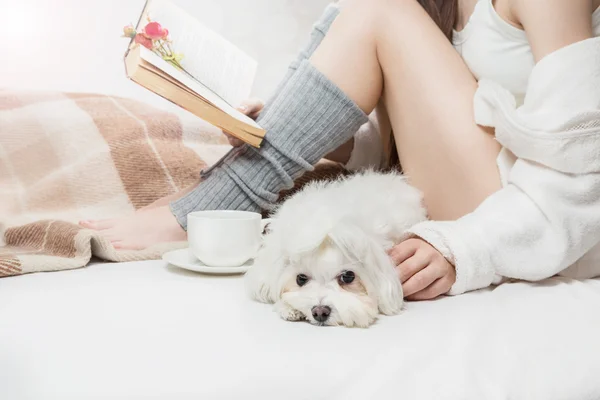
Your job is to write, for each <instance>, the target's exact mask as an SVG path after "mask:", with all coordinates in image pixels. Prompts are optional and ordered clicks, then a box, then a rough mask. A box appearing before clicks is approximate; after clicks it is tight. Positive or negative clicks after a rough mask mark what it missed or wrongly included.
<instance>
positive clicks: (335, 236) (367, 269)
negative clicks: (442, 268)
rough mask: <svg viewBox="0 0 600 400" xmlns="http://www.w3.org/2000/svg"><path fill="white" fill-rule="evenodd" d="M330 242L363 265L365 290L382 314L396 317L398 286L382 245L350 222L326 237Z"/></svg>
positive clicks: (399, 300)
mask: <svg viewBox="0 0 600 400" xmlns="http://www.w3.org/2000/svg"><path fill="white" fill-rule="evenodd" d="M329 237H330V239H331V240H332V241H333V242H334V243H335V244H336V246H338V247H339V248H340V249H341V250H342V251H343V252H345V253H346V254H347V256H348V257H350V258H353V259H356V260H358V261H360V263H361V264H363V265H364V274H366V278H367V281H368V282H369V283H370V284H369V287H368V288H367V290H368V291H369V294H371V295H373V296H374V297H376V298H377V303H378V306H379V311H380V312H381V313H382V314H386V315H394V314H397V313H398V312H399V311H400V309H401V308H402V305H403V303H404V299H403V293H402V284H401V282H400V279H399V277H398V275H397V273H396V269H395V268H394V265H393V263H392V260H391V259H390V257H389V256H388V254H387V253H386V251H385V248H384V244H383V243H380V241H379V240H377V238H375V237H373V236H372V235H370V234H368V233H367V232H365V231H363V230H362V229H360V228H359V227H358V226H356V225H355V224H352V223H348V222H346V223H340V224H338V225H337V226H336V227H335V228H334V229H333V230H332V231H331V233H330V234H329Z"/></svg>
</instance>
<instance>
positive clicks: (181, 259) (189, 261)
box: [162, 248, 254, 275]
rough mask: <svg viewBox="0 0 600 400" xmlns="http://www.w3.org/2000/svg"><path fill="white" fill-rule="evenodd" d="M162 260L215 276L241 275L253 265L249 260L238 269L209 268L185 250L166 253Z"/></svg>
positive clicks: (252, 261)
mask: <svg viewBox="0 0 600 400" xmlns="http://www.w3.org/2000/svg"><path fill="white" fill-rule="evenodd" d="M162 259H163V260H165V261H166V262H168V263H169V264H171V265H174V266H176V267H180V268H184V269H187V270H190V271H196V272H202V273H205V274H216V275H231V274H243V273H244V272H246V271H248V270H249V269H250V267H251V266H252V265H253V264H254V260H249V261H247V262H246V263H245V264H244V265H242V266H239V267H209V266H208V265H205V264H203V263H202V261H200V260H198V259H197V258H196V257H195V256H194V255H193V254H192V253H191V252H190V250H189V249H187V248H186V249H179V250H173V251H169V252H166V253H165V254H163V256H162Z"/></svg>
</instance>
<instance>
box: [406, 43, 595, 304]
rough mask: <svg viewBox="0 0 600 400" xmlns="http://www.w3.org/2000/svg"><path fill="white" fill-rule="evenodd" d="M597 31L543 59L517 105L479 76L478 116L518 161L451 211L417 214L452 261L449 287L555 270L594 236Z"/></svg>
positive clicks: (425, 234) (536, 276)
mask: <svg viewBox="0 0 600 400" xmlns="http://www.w3.org/2000/svg"><path fill="white" fill-rule="evenodd" d="M599 59H600V39H589V40H588V41H584V42H580V43H578V44H575V45H571V46H568V47H567V48H565V49H561V50H559V51H558V52H556V53H553V54H552V55H550V56H547V57H546V59H543V60H542V61H541V62H540V63H538V65H537V66H536V68H535V69H534V73H533V74H532V77H531V80H530V86H529V89H528V92H527V99H526V101H525V105H524V106H522V107H520V108H519V109H516V107H515V106H514V98H511V96H512V95H510V94H509V93H508V91H506V90H504V89H502V88H500V87H499V86H498V85H495V84H494V83H491V82H480V87H479V89H478V92H477V94H476V98H475V105H476V109H475V113H476V119H477V122H478V123H480V124H482V125H488V126H494V127H495V128H496V137H497V139H498V141H499V142H500V143H501V144H502V145H503V146H504V147H506V148H508V149H509V150H511V151H512V152H513V153H514V154H515V155H516V156H517V158H518V159H517V161H516V163H515V165H514V167H513V168H512V170H511V171H510V173H509V176H508V181H507V185H506V186H505V187H504V188H503V189H502V190H500V191H499V192H497V193H495V194H493V195H492V196H490V197H489V198H488V199H487V200H485V201H484V202H483V203H482V204H481V205H480V206H479V207H478V208H477V209H476V210H475V211H474V212H472V213H471V214H468V215H466V216H464V217H462V218H460V219H458V220H457V221H445V222H438V221H426V222H423V223H420V224H417V225H416V226H414V227H412V228H411V229H410V230H409V232H408V234H409V235H414V236H417V237H421V238H423V239H424V240H425V241H427V242H429V243H430V244H431V245H433V246H434V247H436V248H437V249H438V250H439V251H440V252H441V253H442V254H443V255H444V256H445V257H446V258H448V259H449V260H450V261H451V262H452V263H454V265H455V267H456V273H457V277H456V279H457V280H456V283H455V284H454V286H453V287H452V289H451V291H450V294H460V293H464V292H465V291H469V290H474V289H479V288H483V287H486V286H488V285H490V284H491V283H493V282H494V280H495V279H496V278H499V277H507V278H517V279H524V280H531V281H535V280H540V279H544V278H547V277H550V276H552V275H555V274H557V273H559V272H560V271H562V270H564V269H565V268H567V267H569V266H570V265H571V264H573V263H574V262H576V261H577V260H578V259H579V258H580V257H582V256H583V255H584V254H585V253H587V252H588V251H589V250H590V249H591V248H592V247H594V246H595V245H596V244H598V242H599V241H600V68H598V64H597V62H598V61H597V60H599Z"/></svg>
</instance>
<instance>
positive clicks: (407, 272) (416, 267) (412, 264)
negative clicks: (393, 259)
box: [396, 251, 431, 283]
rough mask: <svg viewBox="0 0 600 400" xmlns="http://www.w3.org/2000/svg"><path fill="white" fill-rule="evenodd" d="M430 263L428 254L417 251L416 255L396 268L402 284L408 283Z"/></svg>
mask: <svg viewBox="0 0 600 400" xmlns="http://www.w3.org/2000/svg"><path fill="white" fill-rule="evenodd" d="M430 261H431V259H430V257H429V255H428V254H427V253H425V252H420V251H417V252H416V253H415V254H414V255H412V256H411V257H409V258H408V259H407V260H405V261H404V262H403V263H401V264H400V265H398V267H396V269H397V270H398V277H399V278H400V282H402V283H404V282H406V281H408V280H409V279H410V278H412V277H413V276H414V275H416V274H417V273H418V272H419V271H421V270H422V269H423V268H426V267H427V266H428V265H429V264H430Z"/></svg>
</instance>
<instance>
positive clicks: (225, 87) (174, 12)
mask: <svg viewBox="0 0 600 400" xmlns="http://www.w3.org/2000/svg"><path fill="white" fill-rule="evenodd" d="M146 12H147V15H148V16H150V18H151V19H152V21H156V22H158V23H160V24H161V25H162V26H163V27H164V28H167V29H168V30H169V38H170V39H171V40H172V44H171V47H172V48H173V50H174V51H175V52H176V53H182V54H183V56H184V58H183V60H182V61H181V65H182V66H183V68H184V69H185V70H186V71H187V72H188V73H189V74H190V75H192V76H193V77H194V78H196V79H197V80H198V81H200V82H201V83H202V84H203V85H204V86H206V87H207V88H208V89H210V90H212V91H213V92H214V93H215V94H217V95H218V96H220V97H221V98H222V99H223V100H224V101H225V102H227V103H228V104H229V105H230V106H234V107H237V106H238V105H239V104H240V103H241V102H242V101H243V100H246V99H247V98H249V96H250V91H251V90H252V83H253V81H254V76H255V74H256V68H257V63H256V61H255V60H253V59H252V58H251V57H250V56H248V55H247V54H246V53H244V52H243V51H242V50H240V49H239V48H237V47H236V46H234V45H233V44H232V43H230V42H229V41H227V40H226V39H225V38H223V37H221V36H220V35H219V34H217V33H215V32H214V31H212V30H210V29H209V28H207V27H206V26H204V25H203V24H202V23H201V22H200V21H198V20H197V19H195V18H194V17H193V16H191V15H189V14H188V13H186V12H185V11H184V10H182V9H181V8H179V7H177V6H176V5H174V4H173V3H170V2H169V1H167V0H150V2H149V4H148V7H147V10H146ZM146 23H147V19H146V16H142V19H141V20H140V25H141V26H140V27H138V29H141V28H143V26H145V24H146ZM215 105H217V104H215ZM217 106H218V105H217ZM218 107H219V106H218ZM219 108H221V107H219Z"/></svg>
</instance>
